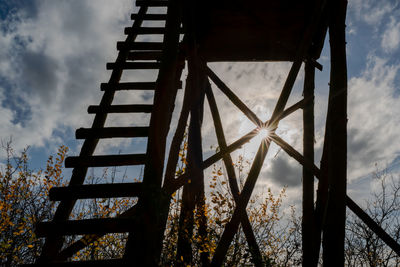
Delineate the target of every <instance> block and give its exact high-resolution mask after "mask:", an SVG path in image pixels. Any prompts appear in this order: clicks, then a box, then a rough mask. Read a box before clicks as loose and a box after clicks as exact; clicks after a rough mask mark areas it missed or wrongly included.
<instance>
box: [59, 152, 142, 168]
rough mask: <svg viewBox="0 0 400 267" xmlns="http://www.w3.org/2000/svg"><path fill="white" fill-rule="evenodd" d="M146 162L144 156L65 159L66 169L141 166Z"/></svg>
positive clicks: (126, 155)
mask: <svg viewBox="0 0 400 267" xmlns="http://www.w3.org/2000/svg"><path fill="white" fill-rule="evenodd" d="M145 162H146V154H124V155H101V156H77V157H67V158H66V159H65V167H66V168H76V167H108V166H127V165H142V164H145Z"/></svg>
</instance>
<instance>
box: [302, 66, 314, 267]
mask: <svg viewBox="0 0 400 267" xmlns="http://www.w3.org/2000/svg"><path fill="white" fill-rule="evenodd" d="M314 77H315V68H314V66H312V65H311V64H310V63H306V64H305V77H304V91H303V95H304V98H306V99H307V98H314ZM303 132H304V135H303V155H304V157H305V158H306V159H308V160H309V161H310V162H314V100H312V101H310V102H309V104H307V105H306V106H305V107H304V109H303ZM314 231H315V228H314V174H313V172H312V171H311V170H309V169H307V168H306V167H305V166H303V218H302V248H303V267H311V266H317V265H316V263H317V262H315V261H314V252H313V251H314V235H315V233H314Z"/></svg>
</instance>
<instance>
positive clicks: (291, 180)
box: [265, 152, 301, 188]
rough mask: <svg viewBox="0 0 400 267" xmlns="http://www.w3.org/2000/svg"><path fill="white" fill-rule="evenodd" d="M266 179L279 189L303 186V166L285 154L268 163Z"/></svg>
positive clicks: (280, 154) (282, 153)
mask: <svg viewBox="0 0 400 267" xmlns="http://www.w3.org/2000/svg"><path fill="white" fill-rule="evenodd" d="M267 164H268V165H270V166H268V169H267V171H266V174H265V177H266V178H267V180H271V181H272V183H274V184H275V185H277V186H278V187H284V186H288V187H289V188H293V187H298V186H299V185H300V184H301V166H300V164H298V163H297V162H295V161H294V160H292V159H290V158H289V156H287V155H286V154H285V153H284V152H281V153H279V155H278V156H277V157H276V158H273V159H271V160H270V161H269V162H268V163H267Z"/></svg>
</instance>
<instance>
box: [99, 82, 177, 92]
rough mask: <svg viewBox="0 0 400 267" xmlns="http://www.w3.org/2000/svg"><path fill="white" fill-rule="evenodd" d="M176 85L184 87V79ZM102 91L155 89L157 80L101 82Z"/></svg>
mask: <svg viewBox="0 0 400 267" xmlns="http://www.w3.org/2000/svg"><path fill="white" fill-rule="evenodd" d="M176 87H177V88H178V89H181V88H182V81H178V82H177V85H176ZM100 89H101V91H109V90H110V91H113V90H115V91H117V90H155V89H156V82H126V83H116V84H110V83H102V84H100Z"/></svg>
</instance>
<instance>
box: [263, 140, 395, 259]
mask: <svg viewBox="0 0 400 267" xmlns="http://www.w3.org/2000/svg"><path fill="white" fill-rule="evenodd" d="M270 138H271V139H272V141H274V143H276V144H277V145H278V146H280V147H281V148H282V149H283V150H284V151H285V152H286V153H287V154H288V155H289V156H291V157H293V158H294V159H295V160H297V161H298V162H299V163H300V164H301V165H303V166H304V167H305V168H306V169H307V170H309V171H312V172H313V174H314V175H315V177H317V178H318V179H319V180H320V181H323V180H324V179H326V177H325V173H324V172H323V171H322V170H320V169H319V168H318V167H317V166H316V165H315V164H314V163H313V162H311V161H309V160H308V159H307V158H305V157H304V156H303V155H301V154H300V153H299V152H298V151H297V150H296V149H294V148H293V147H292V146H291V145H289V144H288V143H287V142H285V141H284V140H283V139H282V138H280V137H279V136H277V135H276V134H272V135H271V136H270ZM346 205H347V207H348V208H349V209H350V210H351V211H352V212H354V214H355V215H357V216H358V218H360V219H361V220H362V221H363V222H364V223H365V224H366V225H367V226H368V227H369V228H370V229H371V230H372V231H373V232H374V233H375V234H376V235H377V236H378V237H379V238H381V239H382V240H383V241H384V242H385V243H386V245H388V246H389V247H390V248H391V249H393V251H394V252H395V253H396V254H397V255H398V256H400V244H398V243H397V242H396V241H395V240H394V239H393V238H392V237H391V236H390V235H388V234H387V233H386V232H385V230H383V229H382V227H380V226H379V225H378V224H377V223H376V222H375V221H374V220H373V219H372V218H371V217H370V216H369V215H368V214H367V213H366V212H365V211H364V210H363V209H362V208H360V207H359V206H358V205H357V204H356V203H355V202H354V201H353V200H352V199H351V198H350V197H349V196H347V195H346Z"/></svg>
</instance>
